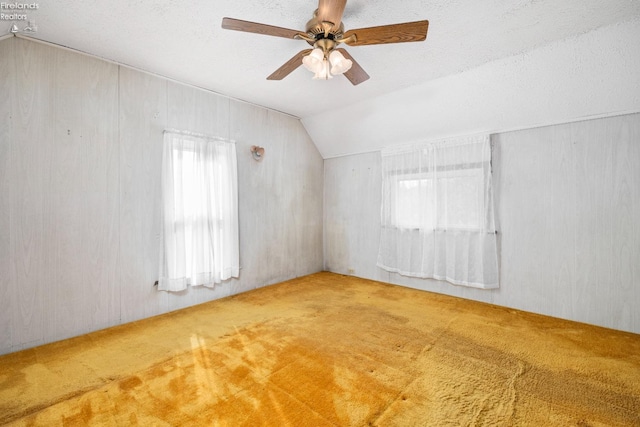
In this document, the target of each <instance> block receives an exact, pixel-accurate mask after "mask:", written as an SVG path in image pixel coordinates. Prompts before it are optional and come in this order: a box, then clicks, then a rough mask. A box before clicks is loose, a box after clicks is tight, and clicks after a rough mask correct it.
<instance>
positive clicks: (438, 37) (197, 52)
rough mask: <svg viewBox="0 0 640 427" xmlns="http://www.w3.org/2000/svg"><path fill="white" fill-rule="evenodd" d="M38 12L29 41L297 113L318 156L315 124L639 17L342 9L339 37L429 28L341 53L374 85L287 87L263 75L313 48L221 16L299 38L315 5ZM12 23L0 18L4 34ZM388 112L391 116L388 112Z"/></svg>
mask: <svg viewBox="0 0 640 427" xmlns="http://www.w3.org/2000/svg"><path fill="white" fill-rule="evenodd" d="M38 5H39V8H38V9H37V10H34V11H30V12H29V18H30V19H34V20H35V21H36V23H37V25H38V32H37V33H35V34H33V35H32V36H33V37H35V38H39V39H42V40H45V41H48V42H52V43H55V44H59V45H62V46H66V47H69V48H72V49H77V50H79V51H83V52H87V53H90V54H92V55H96V56H98V57H102V58H105V59H109V60H112V61H116V62H118V63H122V64H126V65H130V66H133V67H135V68H138V69H142V70H146V71H150V72H153V73H155V74H158V75H162V76H165V77H168V78H171V79H175V80H178V81H181V82H184V83H188V84H192V85H195V86H198V87H202V88H205V89H209V90H212V91H214V92H217V93H220V94H224V95H228V96H230V97H233V98H237V99H241V100H244V101H248V102H251V103H254V104H258V105H261V106H265V107H268V108H271V109H275V110H278V111H282V112H285V113H288V114H291V115H294V116H297V117H299V118H301V119H302V121H303V123H304V124H305V126H307V124H309V126H308V131H309V133H310V135H311V137H312V139H314V141H315V142H316V145H318V148H319V149H320V151H321V153H323V155H325V156H327V155H329V156H330V155H338V154H340V150H337V151H336V150H335V149H329V148H327V147H325V145H326V144H325V142H323V141H324V139H323V136H322V135H321V134H320V133H321V132H320V131H319V130H318V126H317V125H316V126H314V122H315V121H317V118H319V117H325V116H327V114H328V115H329V116H330V114H331V113H332V112H335V111H340V113H341V115H348V114H349V108H350V106H360V107H358V108H359V109H362V105H365V104H366V103H368V102H370V101H371V102H373V101H374V100H379V99H381V97H384V96H390V95H392V94H394V93H399V92H402V91H405V92H406V91H411V88H413V87H420V85H424V84H425V83H427V82H429V81H433V80H434V79H439V78H443V77H446V76H451V75H456V74H460V73H463V72H466V71H468V70H471V69H474V68H475V67H478V66H481V65H482V64H486V63H489V62H492V61H496V60H500V59H502V58H507V57H512V56H514V55H518V54H523V53H526V52H529V51H532V50H534V49H537V48H540V47H542V46H545V45H548V44H550V43H553V42H557V41H559V40H563V39H567V38H570V37H575V36H578V35H581V34H585V33H588V32H590V31H593V30H595V29H597V28H600V27H605V26H610V25H613V24H616V23H620V22H626V21H633V20H637V19H638V18H639V17H640V2H638V1H636V0H562V1H558V0H488V1H482V2H480V1H477V0H427V1H425V0H403V1H389V0H386V1H384V0H366V1H365V0H349V1H348V2H347V6H346V9H345V12H344V16H343V22H344V25H345V28H346V29H354V28H361V27H370V26H377V25H385V24H393V23H399V22H407V21H416V20H422V19H428V20H429V21H430V26H429V33H428V36H427V40H426V41H424V42H416V43H402V44H387V45H375V46H357V47H346V49H347V50H348V51H349V52H350V53H351V54H352V55H353V56H354V58H355V59H356V60H357V61H358V62H359V64H360V65H361V66H362V67H363V68H364V69H365V70H366V71H367V72H368V74H369V75H370V76H371V78H370V79H369V80H368V81H366V82H364V83H362V84H360V85H358V86H353V85H351V83H350V82H349V81H348V80H347V79H346V78H344V77H342V76H337V77H336V78H334V79H332V80H329V81H318V80H312V79H311V76H312V75H311V73H310V72H309V71H307V70H305V69H304V68H303V67H300V68H298V69H297V70H295V71H294V72H293V73H292V74H290V75H289V76H288V77H287V78H285V79H284V80H282V81H268V80H266V77H267V76H268V75H269V74H271V73H272V72H273V71H274V70H276V69H277V68H278V67H280V65H282V64H283V63H284V62H285V61H287V60H288V59H289V58H291V57H292V56H293V55H294V54H295V53H297V52H298V51H300V50H301V49H305V48H308V45H307V44H306V43H305V42H303V41H301V40H289V39H284V38H278V37H270V36H263V35H258V34H251V33H243V32H237V31H229V30H223V29H222V28H221V21H222V18H223V17H233V18H238V19H242V20H247V21H255V22H260V23H265V24H270V25H275V26H279V27H284V28H290V29H295V30H297V29H299V30H303V29H304V26H305V23H306V22H307V21H308V20H309V19H310V18H311V16H312V13H313V11H314V10H315V8H316V7H317V1H314V0H290V1H284V0H244V1H237V0H218V1H211V0H192V1H190V2H183V1H177V0H110V1H99V0H85V1H82V2H78V1H69V0H58V1H55V2H42V3H39V4H38ZM3 12H4V13H6V12H7V11H6V10H3ZM18 24H19V26H22V25H23V24H22V23H18ZM10 25H11V22H10V21H6V20H5V21H0V34H5V33H7V32H8V31H9V27H10ZM416 93H417V92H416ZM421 96H422V95H421ZM390 99H392V98H390ZM388 108H389V111H390V112H392V111H393V109H394V106H393V105H389V106H388ZM390 114H391V113H390ZM340 126H341V129H340V131H341V132H342V133H343V134H344V135H350V134H353V132H351V133H350V130H349V129H348V127H349V122H348V121H343V122H341V124H340ZM353 138H366V135H364V134H357V135H356V134H353ZM348 151H358V150H344V152H348ZM360 151H362V150H360Z"/></svg>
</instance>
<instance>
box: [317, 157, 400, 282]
mask: <svg viewBox="0 0 640 427" xmlns="http://www.w3.org/2000/svg"><path fill="white" fill-rule="evenodd" d="M380 171H381V158H380V153H378V152H375V153H368V154H363V155H360V156H345V157H340V158H336V159H331V160H329V161H326V162H325V167H324V176H325V188H326V191H325V248H326V249H325V268H326V269H328V270H331V271H338V272H341V273H344V274H352V275H356V276H360V277H367V278H370V279H375V280H385V279H388V274H387V273H386V272H385V271H384V270H382V269H379V268H377V267H376V265H375V264H376V260H377V258H378V245H379V241H380V203H381V200H382V193H381V188H382V174H381V172H380ZM346 201H349V202H348V203H345V202H346ZM366 260H368V262H365V261H366ZM371 260H373V262H371Z"/></svg>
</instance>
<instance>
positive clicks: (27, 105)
mask: <svg viewBox="0 0 640 427" xmlns="http://www.w3.org/2000/svg"><path fill="white" fill-rule="evenodd" d="M6 42H7V40H5V41H4V42H3V43H6ZM9 42H10V43H14V44H15V46H14V48H15V61H16V89H15V100H14V106H13V117H14V120H13V128H12V129H13V145H12V163H13V165H12V167H13V174H12V186H13V188H12V197H11V233H12V236H13V238H12V239H11V245H12V262H13V264H14V266H13V268H14V269H15V282H14V283H13V285H14V286H15V288H14V290H13V292H12V305H13V325H12V328H13V337H14V343H13V348H14V349H19V348H22V347H27V346H32V345H35V344H40V343H41V342H43V340H44V337H45V335H44V334H45V316H44V315H45V310H44V308H45V307H44V300H45V298H48V296H49V295H47V294H46V293H47V288H46V284H47V283H50V282H51V280H53V278H54V277H55V270H54V262H53V260H52V256H53V255H52V254H50V253H48V251H47V250H48V246H50V245H46V243H47V242H46V241H45V230H44V219H45V218H49V215H50V212H49V209H50V206H48V205H47V204H46V203H45V193H46V192H47V191H48V190H47V189H46V184H47V183H48V181H49V177H50V167H51V166H50V158H51V155H52V151H53V150H52V146H51V145H52V137H51V130H52V129H53V120H52V118H53V111H52V80H53V72H52V67H51V64H53V63H54V61H55V55H54V53H53V51H52V50H51V49H49V48H47V47H45V46H43V45H40V44H37V43H30V42H28V41H25V40H15V39H10V40H9ZM47 231H48V230H47Z"/></svg>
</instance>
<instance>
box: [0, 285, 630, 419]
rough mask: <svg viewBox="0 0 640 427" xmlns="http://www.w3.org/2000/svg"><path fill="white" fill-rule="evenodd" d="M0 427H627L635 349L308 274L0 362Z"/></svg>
mask: <svg viewBox="0 0 640 427" xmlns="http://www.w3.org/2000/svg"><path fill="white" fill-rule="evenodd" d="M0 424H1V425H11V426H14V425H15V426H34V425H42V426H67V425H68V426H85V425H95V426H135V425H140V426H262V425H265V426H366V425H375V426H460V425H464V426H526V425H530V426H640V336H639V335H635V334H630V333H624V332H618V331H613V330H609V329H604V328H599V327H594V326H588V325H584V324H579V323H575V322H569V321H564V320H558V319H554V318H550V317H546V316H540V315H534V314H530V313H524V312H521V311H517V310H512V309H507V308H501V307H497V306H493V305H488V304H483V303H478V302H472V301H467V300H463V299H459V298H453V297H448V296H443V295H438V294H433V293H429V292H422V291H417V290H412V289H408V288H403V287H397V286H392V285H387V284H382V283H378V282H373V281H368V280H363V279H358V278H354V277H347V276H341V275H337V274H332V273H318V274H313V275H310V276H306V277H302V278H299V279H295V280H290V281H287V282H284V283H281V284H278V285H273V286H269V287H265V288H262V289H258V290H255V291H251V292H247V293H244V294H240V295H236V296H233V297H229V298H225V299H222V300H217V301H213V302H210V303H206V304H203V305H199V306H196V307H191V308H188V309H185V310H181V311H178V312H174V313H170V314H167V315H162V316H158V317H155V318H151V319H146V320H142V321H139V322H134V323H131V324H127V325H123V326H118V327H115V328H110V329H107V330H104V331H99V332H95V333H91V334H87V335H84V336H81V337H78V338H73V339H69V340H65V341H61V342H58V343H53V344H49V345H45V346H41V347H37V348H34V349H29V350H25V351H21V352H18V353H13V354H9V355H5V356H2V357H0Z"/></svg>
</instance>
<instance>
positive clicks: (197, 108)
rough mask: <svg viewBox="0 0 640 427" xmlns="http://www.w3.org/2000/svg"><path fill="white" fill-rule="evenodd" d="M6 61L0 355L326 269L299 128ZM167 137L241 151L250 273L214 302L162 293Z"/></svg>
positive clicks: (81, 68) (0, 130) (5, 49)
mask: <svg viewBox="0 0 640 427" xmlns="http://www.w3.org/2000/svg"><path fill="white" fill-rule="evenodd" d="M0 57H1V58H2V61H0V354H2V353H7V352H11V351H15V350H19V349H22V348H27V347H32V346H35V345H38V344H42V343H45V342H50V341H55V340H58V339H63V338H66V337H70V336H74V335H79V334H82V333H86V332H89V331H93V330H97V329H101V328H104V327H107V326H111V325H116V324H120V323H124V322H128V321H132V320H136V319H141V318H145V317H149V316H153V315H156V314H160V313H164V312H167V311H171V310H175V309H179V308H182V307H186V306H190V305H194V304H198V303H201V302H205V301H208V300H211V299H215V298H219V297H222V296H226V295H231V294H235V293H238V292H242V291H245V290H249V289H253V288H256V287H260V286H264V285H266V284H270V283H274V282H277V281H281V280H285V279H289V278H292V277H296V276H300V275H304V274H309V273H313V272H316V271H319V270H321V269H322V225H323V224H322V206H323V200H322V188H323V161H322V158H321V156H320V155H319V153H318V151H317V150H316V148H315V146H314V145H313V143H312V142H311V140H310V139H309V137H308V135H307V134H306V132H305V130H304V128H303V127H302V125H301V124H300V122H299V121H298V120H297V119H295V118H291V117H288V116H285V115H283V114H280V113H276V112H273V111H268V110H266V109H263V108H260V107H256V106H251V105H248V104H245V103H242V102H239V101H235V100H230V99H228V98H226V97H222V96H218V95H216V94H213V93H210V92H206V91H202V90H199V89H195V88H192V87H188V86H183V85H180V84H177V83H173V82H169V81H167V80H165V79H162V78H159V77H155V76H151V75H149V74H145V73H141V72H138V71H134V70H131V69H128V68H126V67H120V66H118V65H115V64H111V63H108V62H105V61H101V60H99V59H95V58H91V57H88V56H84V55H80V54H77V53H73V52H70V51H67V50H63V49H57V48H53V47H50V46H47V45H44V44H39V43H36V42H31V41H27V40H23V39H17V38H12V39H9V40H5V41H2V42H0ZM165 128H178V129H183V130H189V131H192V132H199V133H206V134H210V135H214V136H222V137H227V138H232V139H235V140H236V141H237V143H236V144H237V146H236V148H237V153H238V175H239V176H238V181H239V203H240V256H241V267H242V269H241V273H240V278H239V279H237V280H231V281H229V282H226V283H224V284H221V285H219V286H217V287H216V288H214V289H213V290H211V289H206V288H192V289H189V290H187V291H185V292H182V293H179V294H169V293H165V292H158V291H156V289H155V288H154V287H153V283H154V282H155V281H156V280H157V279H158V277H157V274H158V250H159V248H158V244H159V232H160V196H161V195H160V170H161V156H162V137H163V135H162V131H163V130H164V129H165ZM254 144H257V145H261V146H264V147H265V150H266V155H265V159H264V160H263V161H262V162H261V163H257V162H255V161H254V160H253V159H252V158H251V156H250V152H249V147H250V146H251V145H254Z"/></svg>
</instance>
